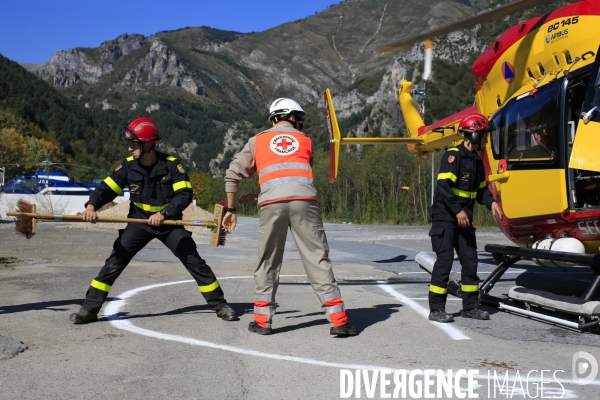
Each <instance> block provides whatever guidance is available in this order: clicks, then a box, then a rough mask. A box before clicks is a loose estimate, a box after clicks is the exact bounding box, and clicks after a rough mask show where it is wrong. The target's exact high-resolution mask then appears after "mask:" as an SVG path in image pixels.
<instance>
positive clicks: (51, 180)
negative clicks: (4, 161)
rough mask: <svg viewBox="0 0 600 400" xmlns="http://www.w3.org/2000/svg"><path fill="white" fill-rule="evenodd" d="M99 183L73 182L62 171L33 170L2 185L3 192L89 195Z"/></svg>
mask: <svg viewBox="0 0 600 400" xmlns="http://www.w3.org/2000/svg"><path fill="white" fill-rule="evenodd" d="M99 185H100V184H99V183H80V182H75V181H73V180H72V179H71V178H69V176H68V175H67V174H65V173H64V172H34V173H33V174H32V175H22V176H15V177H14V178H12V179H11V180H10V181H8V182H7V183H6V185H4V186H2V188H1V191H2V192H4V193H20V194H57V195H82V196H89V194H90V192H91V191H93V190H94V189H95V188H96V187H98V186H99Z"/></svg>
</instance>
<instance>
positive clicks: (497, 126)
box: [490, 113, 504, 160]
mask: <svg viewBox="0 0 600 400" xmlns="http://www.w3.org/2000/svg"><path fill="white" fill-rule="evenodd" d="M501 120H502V113H498V114H496V115H495V116H494V117H493V118H492V122H491V123H490V139H491V142H492V154H493V155H494V159H496V160H500V159H501V158H502V154H501V153H500V141H501V138H502V135H501V134H502V128H503V127H504V125H503V124H502V123H501Z"/></svg>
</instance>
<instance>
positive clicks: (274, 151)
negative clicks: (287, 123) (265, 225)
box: [254, 131, 317, 203]
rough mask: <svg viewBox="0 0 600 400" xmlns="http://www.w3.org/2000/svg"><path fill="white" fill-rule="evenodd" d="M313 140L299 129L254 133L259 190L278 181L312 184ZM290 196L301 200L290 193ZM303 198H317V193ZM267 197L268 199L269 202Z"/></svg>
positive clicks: (279, 183) (264, 189) (265, 188)
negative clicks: (294, 130)
mask: <svg viewBox="0 0 600 400" xmlns="http://www.w3.org/2000/svg"><path fill="white" fill-rule="evenodd" d="M311 157H312V142H311V140H310V138H309V137H308V136H306V135H305V134H303V133H300V132H276V131H265V132H262V133H260V134H258V135H257V136H256V144H255V149H254V158H255V160H256V170H257V173H258V184H259V185H260V190H261V192H264V191H266V190H267V189H269V188H271V187H273V186H275V185H281V184H294V183H298V184H308V185H311V186H312V184H313V174H312V167H311V166H310V159H311ZM289 194H290V195H291V196H290V198H285V199H278V200H277V201H284V200H292V199H296V200H300V198H294V197H293V195H294V193H289ZM302 200H317V198H316V197H310V198H306V197H303V198H302ZM272 202H273V201H270V202H269V203H272Z"/></svg>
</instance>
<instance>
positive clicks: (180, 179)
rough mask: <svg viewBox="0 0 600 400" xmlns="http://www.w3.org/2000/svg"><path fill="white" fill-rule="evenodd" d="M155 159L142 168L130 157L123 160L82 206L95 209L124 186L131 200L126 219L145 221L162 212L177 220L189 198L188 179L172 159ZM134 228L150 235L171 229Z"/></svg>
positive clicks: (162, 227)
mask: <svg viewBox="0 0 600 400" xmlns="http://www.w3.org/2000/svg"><path fill="white" fill-rule="evenodd" d="M156 157H157V162H156V164H154V165H153V166H152V167H144V166H142V165H141V164H140V163H139V161H138V160H136V159H134V158H133V156H131V157H127V158H126V159H124V160H123V162H121V164H119V165H118V166H117V167H116V168H115V170H114V171H113V172H112V173H111V175H110V176H109V177H107V178H106V179H105V180H104V181H103V182H102V184H101V185H100V186H99V187H98V188H96V189H95V190H94V191H93V192H92V194H91V195H90V200H89V202H88V203H86V206H87V204H92V205H93V206H94V207H96V210H98V209H99V208H100V207H102V206H103V205H105V204H106V203H109V202H110V201H112V200H113V199H114V198H115V197H117V196H118V195H119V194H120V193H121V192H122V191H123V189H124V188H125V187H126V186H128V187H129V200H131V204H130V207H129V214H128V218H139V219H148V218H150V216H151V215H153V214H155V213H157V212H159V211H161V210H162V209H165V210H166V211H167V213H169V215H170V217H169V218H170V219H181V217H182V215H183V210H185V209H186V208H187V206H189V205H190V203H191V202H192V198H193V192H192V184H191V183H190V179H189V177H188V175H187V172H185V170H184V169H183V167H182V166H181V164H180V163H179V161H178V160H177V159H176V158H175V157H172V156H169V155H167V154H164V153H160V152H158V151H157V152H156ZM136 225H137V226H139V227H140V228H142V229H144V230H146V231H149V232H152V233H161V232H165V231H166V230H169V229H173V228H174V226H166V225H162V226H159V227H151V226H149V225H145V224H136Z"/></svg>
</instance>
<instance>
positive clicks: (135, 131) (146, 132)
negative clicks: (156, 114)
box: [122, 118, 161, 144]
mask: <svg viewBox="0 0 600 400" xmlns="http://www.w3.org/2000/svg"><path fill="white" fill-rule="evenodd" d="M122 138H123V139H125V140H134V141H138V142H148V143H151V144H158V143H160V141H161V137H160V132H159V131H158V127H157V126H156V122H154V121H153V120H151V119H150V118H137V119H134V120H133V121H131V123H130V124H129V125H128V126H126V127H125V129H124V130H123V134H122Z"/></svg>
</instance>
